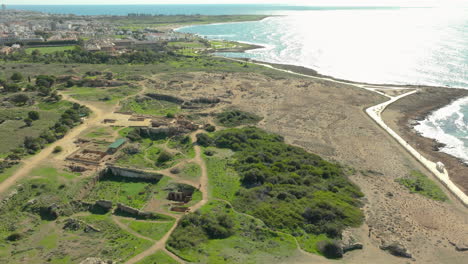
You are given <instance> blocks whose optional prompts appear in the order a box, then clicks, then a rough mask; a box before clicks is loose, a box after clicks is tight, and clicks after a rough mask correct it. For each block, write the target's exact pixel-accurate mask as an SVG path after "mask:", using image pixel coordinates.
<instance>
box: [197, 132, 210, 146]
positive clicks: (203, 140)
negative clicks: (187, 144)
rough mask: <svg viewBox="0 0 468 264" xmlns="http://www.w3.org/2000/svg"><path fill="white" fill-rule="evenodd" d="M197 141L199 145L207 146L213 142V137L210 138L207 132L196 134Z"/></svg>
mask: <svg viewBox="0 0 468 264" xmlns="http://www.w3.org/2000/svg"><path fill="white" fill-rule="evenodd" d="M197 143H198V144H199V145H200V146H203V147H208V146H211V145H212V144H213V139H211V138H210V136H208V135H207V134H197Z"/></svg>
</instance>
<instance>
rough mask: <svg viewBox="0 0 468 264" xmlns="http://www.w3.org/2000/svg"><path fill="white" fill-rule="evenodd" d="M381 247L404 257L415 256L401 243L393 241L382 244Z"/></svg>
mask: <svg viewBox="0 0 468 264" xmlns="http://www.w3.org/2000/svg"><path fill="white" fill-rule="evenodd" d="M380 249H382V250H385V251H388V252H389V253H390V254H392V255H394V256H397V257H402V258H412V257H413V256H412V255H411V254H410V253H409V252H408V250H407V249H406V248H405V247H403V245H401V244H400V243H397V242H393V243H390V244H383V245H381V246H380Z"/></svg>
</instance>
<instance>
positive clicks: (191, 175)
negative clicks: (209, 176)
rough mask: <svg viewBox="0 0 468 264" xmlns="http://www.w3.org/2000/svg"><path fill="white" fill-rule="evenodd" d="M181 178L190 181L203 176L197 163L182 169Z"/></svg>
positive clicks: (189, 164)
mask: <svg viewBox="0 0 468 264" xmlns="http://www.w3.org/2000/svg"><path fill="white" fill-rule="evenodd" d="M179 176H180V177H182V178H185V179H188V180H196V179H198V178H200V176H201V168H200V166H199V165H198V164H196V163H188V164H186V165H185V166H184V167H182V169H181V171H180V174H179Z"/></svg>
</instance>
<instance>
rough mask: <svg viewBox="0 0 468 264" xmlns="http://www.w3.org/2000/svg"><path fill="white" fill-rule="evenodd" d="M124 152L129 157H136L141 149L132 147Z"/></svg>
mask: <svg viewBox="0 0 468 264" xmlns="http://www.w3.org/2000/svg"><path fill="white" fill-rule="evenodd" d="M123 152H124V153H125V154H128V155H135V154H138V153H140V147H139V146H138V145H130V146H128V147H125V148H124V149H123Z"/></svg>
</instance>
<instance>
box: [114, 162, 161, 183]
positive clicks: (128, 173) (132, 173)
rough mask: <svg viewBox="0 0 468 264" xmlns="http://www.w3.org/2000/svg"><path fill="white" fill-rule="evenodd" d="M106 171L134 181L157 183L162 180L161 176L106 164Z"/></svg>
mask: <svg viewBox="0 0 468 264" xmlns="http://www.w3.org/2000/svg"><path fill="white" fill-rule="evenodd" d="M107 169H108V170H110V171H111V172H112V174H113V175H115V176H120V177H127V178H136V179H147V180H156V181H159V180H160V179H161V178H162V175H161V174H157V173H150V172H145V171H142V170H138V169H130V168H124V167H119V166H116V165H113V164H107Z"/></svg>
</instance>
